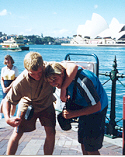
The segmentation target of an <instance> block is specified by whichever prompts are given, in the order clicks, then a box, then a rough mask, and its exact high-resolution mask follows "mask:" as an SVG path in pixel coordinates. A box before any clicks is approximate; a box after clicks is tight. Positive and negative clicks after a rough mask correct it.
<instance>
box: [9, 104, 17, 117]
mask: <svg viewBox="0 0 125 157" xmlns="http://www.w3.org/2000/svg"><path fill="white" fill-rule="evenodd" d="M15 111H16V106H15V105H11V110H10V116H14V113H15Z"/></svg>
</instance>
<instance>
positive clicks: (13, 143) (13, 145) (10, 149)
mask: <svg viewBox="0 0 125 157" xmlns="http://www.w3.org/2000/svg"><path fill="white" fill-rule="evenodd" d="M22 135H23V133H17V132H16V131H15V129H14V131H13V133H12V135H11V137H10V139H9V142H8V146H7V153H6V154H7V155H15V153H16V151H17V148H18V142H19V140H20V138H21V137H22Z"/></svg>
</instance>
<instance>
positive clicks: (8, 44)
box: [0, 37, 29, 50]
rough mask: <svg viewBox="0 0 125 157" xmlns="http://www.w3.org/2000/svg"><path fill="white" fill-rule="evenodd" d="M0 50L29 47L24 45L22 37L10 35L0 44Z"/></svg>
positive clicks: (26, 48)
mask: <svg viewBox="0 0 125 157" xmlns="http://www.w3.org/2000/svg"><path fill="white" fill-rule="evenodd" d="M0 50H29V47H28V46H25V44H24V41H23V37H16V38H13V37H11V39H8V40H6V41H4V42H3V43H1V44H0Z"/></svg>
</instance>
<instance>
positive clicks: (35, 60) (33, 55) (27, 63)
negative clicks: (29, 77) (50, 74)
mask: <svg viewBox="0 0 125 157" xmlns="http://www.w3.org/2000/svg"><path fill="white" fill-rule="evenodd" d="M41 66H43V59H42V56H41V55H40V54H39V53H38V52H29V53H28V54H26V56H25V58H24V67H25V68H26V69H27V70H28V71H29V70H32V71H37V70H38V68H39V67H41Z"/></svg>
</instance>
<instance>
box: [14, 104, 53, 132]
mask: <svg viewBox="0 0 125 157" xmlns="http://www.w3.org/2000/svg"><path fill="white" fill-rule="evenodd" d="M37 118H39V121H40V123H41V125H42V126H48V127H52V128H55V125H56V116H55V109H54V106H53V105H51V106H50V107H48V108H47V109H45V110H43V111H41V112H37V113H34V115H33V117H32V118H31V120H29V121H27V120H25V119H24V114H23V116H22V121H21V124H20V125H19V126H18V127H16V128H15V129H16V131H17V132H18V133H23V132H30V131H33V130H35V129H36V120H37Z"/></svg>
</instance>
